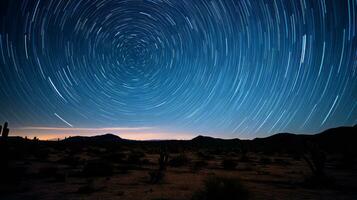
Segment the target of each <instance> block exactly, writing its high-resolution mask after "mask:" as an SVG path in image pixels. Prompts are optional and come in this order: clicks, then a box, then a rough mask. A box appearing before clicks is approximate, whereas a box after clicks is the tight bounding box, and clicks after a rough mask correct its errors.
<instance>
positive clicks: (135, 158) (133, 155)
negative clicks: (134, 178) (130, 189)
mask: <svg viewBox="0 0 357 200" xmlns="http://www.w3.org/2000/svg"><path fill="white" fill-rule="evenodd" d="M144 157H145V154H144V153H143V152H140V151H132V152H130V153H129V155H128V158H127V162H128V163H130V164H138V165H139V164H141V159H142V158H144Z"/></svg>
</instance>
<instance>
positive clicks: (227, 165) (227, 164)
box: [221, 158, 238, 170]
mask: <svg viewBox="0 0 357 200" xmlns="http://www.w3.org/2000/svg"><path fill="white" fill-rule="evenodd" d="M221 164H222V167H223V169H225V170H234V169H235V168H236V167H237V165H238V163H237V161H235V160H233V159H230V158H226V159H224V160H222V163H221Z"/></svg>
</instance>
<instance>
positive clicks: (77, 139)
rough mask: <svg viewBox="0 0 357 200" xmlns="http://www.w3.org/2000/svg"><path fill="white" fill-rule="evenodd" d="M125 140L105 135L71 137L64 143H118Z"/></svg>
mask: <svg viewBox="0 0 357 200" xmlns="http://www.w3.org/2000/svg"><path fill="white" fill-rule="evenodd" d="M122 140H123V139H122V138H120V137H119V136H117V135H113V134H110V133H108V134H105V135H96V136H91V137H86V136H73V137H69V138H67V139H65V140H63V141H64V142H118V141H122Z"/></svg>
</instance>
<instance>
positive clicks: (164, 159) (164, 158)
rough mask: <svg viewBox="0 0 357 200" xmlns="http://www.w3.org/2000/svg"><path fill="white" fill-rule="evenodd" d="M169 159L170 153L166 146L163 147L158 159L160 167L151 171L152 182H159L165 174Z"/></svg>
mask: <svg viewBox="0 0 357 200" xmlns="http://www.w3.org/2000/svg"><path fill="white" fill-rule="evenodd" d="M168 159H169V153H168V152H167V149H166V148H162V149H161V151H160V157H159V159H158V164H159V166H158V167H159V168H158V169H157V170H153V171H150V172H149V177H150V183H153V184H156V183H159V182H160V181H161V180H162V179H163V178H164V176H165V171H166V167H167V163H168Z"/></svg>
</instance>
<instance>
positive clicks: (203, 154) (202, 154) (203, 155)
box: [197, 151, 214, 160]
mask: <svg viewBox="0 0 357 200" xmlns="http://www.w3.org/2000/svg"><path fill="white" fill-rule="evenodd" d="M197 157H199V158H201V159H204V160H212V159H214V156H212V155H210V154H209V153H206V152H203V151H199V152H197Z"/></svg>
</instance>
